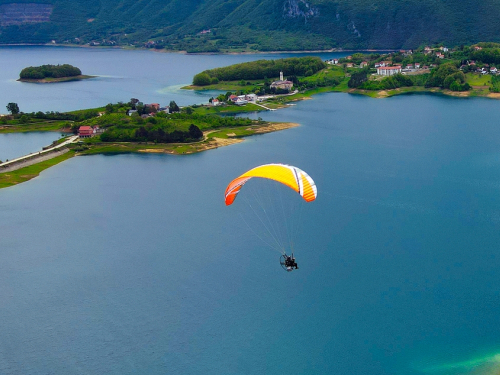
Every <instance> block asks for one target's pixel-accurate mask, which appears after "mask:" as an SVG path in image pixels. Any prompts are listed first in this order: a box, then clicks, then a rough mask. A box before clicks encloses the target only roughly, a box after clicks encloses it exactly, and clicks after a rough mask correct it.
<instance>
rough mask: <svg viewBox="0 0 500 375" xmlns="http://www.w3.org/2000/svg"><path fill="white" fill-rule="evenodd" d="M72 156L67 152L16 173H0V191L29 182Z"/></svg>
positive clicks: (73, 153) (72, 152)
mask: <svg viewBox="0 0 500 375" xmlns="http://www.w3.org/2000/svg"><path fill="white" fill-rule="evenodd" d="M73 156H75V152H74V151H69V152H67V153H65V154H63V155H60V156H57V157H55V158H53V159H50V160H46V161H43V162H40V163H38V164H34V165H30V166H28V167H24V168H21V169H18V170H17V171H13V172H6V173H0V189H2V188H6V187H10V186H14V185H17V184H20V183H21V182H25V181H28V180H31V179H32V178H35V177H37V176H38V175H39V174H40V173H41V172H42V171H44V170H45V169H47V168H50V167H52V166H54V165H56V164H59V163H61V162H63V161H65V160H68V159H70V158H72V157H73Z"/></svg>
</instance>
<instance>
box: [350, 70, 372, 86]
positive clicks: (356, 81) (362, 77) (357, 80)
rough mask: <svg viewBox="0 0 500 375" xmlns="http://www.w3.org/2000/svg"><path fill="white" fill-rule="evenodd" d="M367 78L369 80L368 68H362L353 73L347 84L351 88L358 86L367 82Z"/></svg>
mask: <svg viewBox="0 0 500 375" xmlns="http://www.w3.org/2000/svg"><path fill="white" fill-rule="evenodd" d="M367 80H368V76H367V72H366V70H362V71H360V72H357V73H354V74H353V75H351V79H350V80H349V82H347V86H348V87H350V88H356V87H359V86H361V85H362V84H363V82H366V81H367Z"/></svg>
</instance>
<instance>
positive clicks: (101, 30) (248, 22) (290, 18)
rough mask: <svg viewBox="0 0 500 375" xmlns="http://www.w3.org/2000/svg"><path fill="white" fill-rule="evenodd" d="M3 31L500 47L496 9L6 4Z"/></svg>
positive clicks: (69, 36)
mask: <svg viewBox="0 0 500 375" xmlns="http://www.w3.org/2000/svg"><path fill="white" fill-rule="evenodd" d="M29 4H38V5H29ZM39 4H45V5H44V6H43V7H42V6H40V5H39ZM37 12H39V13H40V14H37ZM42 13H43V14H42ZM49 14H50V17H48V15H49ZM47 19H49V20H50V21H49V22H47ZM0 24H1V26H0V43H3V44H5V43H25V42H32V43H33V42H34V43H46V42H50V41H52V40H55V41H56V42H57V43H61V44H63V43H68V44H87V43H91V44H93V45H135V46H138V47H142V46H144V45H146V46H147V47H151V48H158V49H160V48H167V49H173V50H187V51H190V52H204V51H205V52H210V51H214V52H215V51H227V50H305V49H329V48H333V47H342V48H381V49H383V48H391V49H393V48H412V47H416V46H418V45H421V44H423V43H447V44H449V45H459V44H467V43H475V42H478V41H486V40H488V41H500V0H484V1H482V2H480V1H477V0H462V1H460V2H457V1H455V0H378V1H373V0H210V1H209V0H15V1H14V0H10V1H8V0H0ZM148 42H149V43H148ZM146 43H147V44H146Z"/></svg>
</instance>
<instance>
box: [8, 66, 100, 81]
mask: <svg viewBox="0 0 500 375" xmlns="http://www.w3.org/2000/svg"><path fill="white" fill-rule="evenodd" d="M89 78H94V76H88V75H83V74H82V71H81V70H80V69H79V68H77V67H76V66H73V65H69V64H62V65H41V66H30V67H27V68H24V69H23V70H21V73H20V74H19V79H18V81H21V82H32V83H55V82H68V81H79V80H82V79H89Z"/></svg>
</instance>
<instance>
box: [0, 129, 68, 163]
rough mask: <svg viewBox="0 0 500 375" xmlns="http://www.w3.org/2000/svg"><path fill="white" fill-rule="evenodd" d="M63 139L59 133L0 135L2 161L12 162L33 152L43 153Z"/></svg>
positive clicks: (0, 157)
mask: <svg viewBox="0 0 500 375" xmlns="http://www.w3.org/2000/svg"><path fill="white" fill-rule="evenodd" d="M60 137H61V133H58V132H30V133H5V134H0V160H3V161H6V160H7V159H9V160H12V159H15V158H17V157H20V156H23V155H27V154H29V153H32V152H38V151H42V147H45V146H48V145H50V144H51V143H52V142H53V141H55V140H57V139H58V138H60Z"/></svg>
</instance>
